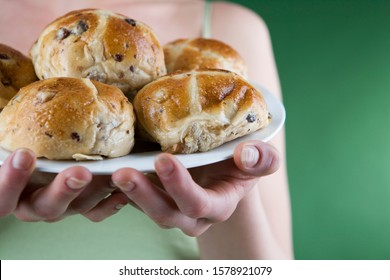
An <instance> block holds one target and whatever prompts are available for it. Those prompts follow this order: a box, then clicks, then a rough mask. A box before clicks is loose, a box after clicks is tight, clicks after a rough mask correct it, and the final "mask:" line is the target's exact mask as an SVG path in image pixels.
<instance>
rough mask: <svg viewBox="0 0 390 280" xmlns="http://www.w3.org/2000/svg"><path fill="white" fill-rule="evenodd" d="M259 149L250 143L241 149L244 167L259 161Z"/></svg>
mask: <svg viewBox="0 0 390 280" xmlns="http://www.w3.org/2000/svg"><path fill="white" fill-rule="evenodd" d="M259 157H260V155H259V150H258V149H257V148H256V147H254V146H251V145H245V146H244V147H243V148H242V151H241V162H242V164H243V165H244V167H246V168H252V167H254V166H255V165H256V164H257V162H258V161H259Z"/></svg>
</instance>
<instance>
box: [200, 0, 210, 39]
mask: <svg viewBox="0 0 390 280" xmlns="http://www.w3.org/2000/svg"><path fill="white" fill-rule="evenodd" d="M211 4H212V1H210V0H206V1H205V5H204V13H203V30H202V37H203V38H211Z"/></svg>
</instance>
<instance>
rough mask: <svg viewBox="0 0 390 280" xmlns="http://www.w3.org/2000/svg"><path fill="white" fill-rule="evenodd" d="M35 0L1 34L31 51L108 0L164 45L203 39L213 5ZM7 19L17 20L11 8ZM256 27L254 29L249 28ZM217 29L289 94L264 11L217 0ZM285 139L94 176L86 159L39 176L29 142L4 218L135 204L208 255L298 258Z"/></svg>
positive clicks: (1, 203)
mask: <svg viewBox="0 0 390 280" xmlns="http://www.w3.org/2000/svg"><path fill="white" fill-rule="evenodd" d="M7 2H8V3H7ZM7 2H5V3H3V4H4V5H5V6H4V7H3V9H2V11H1V12H0V14H2V13H7V14H10V13H11V14H12V12H11V11H12V9H15V8H16V6H17V4H16V3H14V2H15V1H7ZM22 2H24V1H22ZM27 2H28V3H34V5H32V7H30V9H26V11H25V13H29V14H31V9H33V7H35V9H37V13H35V15H36V16H35V17H34V21H32V22H31V24H30V23H29V24H28V28H29V29H28V30H26V24H25V25H22V26H20V27H19V28H20V30H21V31H20V32H13V33H12V34H13V35H12V34H10V32H9V30H8V29H5V28H4V27H1V26H2V25H3V24H0V35H1V37H2V38H7V39H6V40H5V41H3V43H5V44H8V45H10V46H13V47H14V48H17V49H19V50H21V51H22V52H24V53H27V51H28V49H29V47H30V46H31V44H32V42H34V40H35V39H36V36H38V34H39V32H40V31H41V30H42V28H43V27H44V26H45V25H46V24H47V23H49V22H50V21H51V20H53V19H54V18H55V17H57V16H60V15H62V14H64V13H65V12H67V11H70V10H73V9H79V8H86V7H100V8H105V9H110V10H113V11H117V12H120V13H122V14H127V15H129V16H130V15H131V16H132V17H133V18H135V19H137V20H141V21H143V22H145V23H147V24H148V25H149V26H151V27H152V29H153V30H154V31H155V33H156V34H158V38H159V39H160V42H161V43H162V44H164V43H167V42H169V41H172V40H174V39H177V38H185V37H188V38H191V37H199V36H200V30H201V24H202V15H203V7H204V6H203V5H204V3H203V1H190V0H180V1H179V0H178V1H174V0H172V1H131V0H128V1H84V2H82V4H81V3H80V1H39V0H35V1H26V3H27ZM65 2H66V4H64V3H65ZM48 3H50V9H51V13H47V12H42V13H41V14H40V13H39V11H41V10H42V9H40V8H38V7H39V6H42V5H49V4H48ZM92 3H95V4H92ZM96 3H99V4H96ZM42 7H46V6H42ZM19 13H23V11H22V12H20V11H19ZM189 13H191V16H188V14H189ZM20 17H21V18H23V17H22V16H20ZM1 18H3V20H7V16H6V15H4V17H3V15H1ZM21 24H22V23H21ZM13 25H15V24H13ZM248 26H250V30H252V31H251V32H252V35H250V33H249V32H242V30H243V29H246V28H248ZM13 28H18V27H17V26H13ZM23 30H24V31H23ZM227 30H229V32H227ZM254 30H256V33H255V34H253V33H254V32H255V31H254ZM24 32H25V34H22V36H20V35H21V33H24ZM16 33H17V34H16ZM248 33H249V34H248ZM16 35H19V36H16ZM24 35H25V36H24ZM212 35H213V38H215V39H219V40H221V41H223V42H225V43H228V44H230V45H231V46H232V47H234V48H235V49H236V50H237V51H238V52H239V53H240V54H241V55H242V56H243V58H244V60H245V61H246V62H247V65H248V69H249V79H250V80H251V81H253V82H256V83H259V84H262V85H263V86H265V87H267V88H268V89H269V90H270V91H271V92H273V93H274V94H276V95H277V96H279V97H280V98H281V90H280V86H279V80H278V74H277V71H276V66H275V62H274V59H273V53H272V47H271V42H270V37H269V34H268V30H267V27H266V25H265V24H264V22H263V21H262V20H261V19H260V18H259V17H258V16H257V15H255V14H254V13H253V12H251V11H249V10H247V9H243V8H242V7H238V6H236V5H232V4H228V3H223V2H217V3H214V4H213V13H212ZM12 36H14V37H12ZM284 145H285V140H284V132H283V131H281V132H280V133H278V135H276V136H275V137H274V138H273V140H272V142H271V143H264V142H261V141H248V142H243V143H241V144H239V145H238V146H237V147H236V149H235V151H234V157H233V158H232V159H229V160H226V161H223V162H219V163H215V164H213V165H212V166H211V165H210V166H205V167H198V168H193V169H188V170H187V169H186V168H184V167H183V166H182V165H181V164H180V162H179V161H178V160H177V159H176V158H175V157H174V156H173V155H170V154H167V153H161V154H160V155H158V156H157V157H156V160H155V169H156V174H148V175H144V174H143V173H141V172H139V171H137V170H135V169H132V168H124V169H120V170H118V171H116V172H114V173H113V174H112V176H93V175H92V174H91V173H90V172H89V171H88V170H87V169H85V168H83V167H80V166H75V167H72V168H69V169H67V170H64V171H63V172H61V173H59V174H43V173H37V172H34V164H35V156H34V154H33V153H32V152H31V151H29V150H26V149H20V150H18V151H15V152H14V153H12V154H11V155H10V156H9V158H8V159H7V160H6V161H5V163H4V164H3V166H2V167H1V169H0V217H3V216H6V215H11V214H13V215H15V216H16V217H17V218H19V219H21V220H23V221H48V222H54V221H58V220H61V219H63V218H65V217H66V216H68V215H73V214H82V215H84V216H85V217H87V218H88V219H90V220H92V221H101V220H103V219H105V218H107V217H109V216H111V215H113V214H115V213H116V212H118V211H119V209H120V208H121V207H122V206H123V205H126V204H128V203H130V204H131V205H133V206H134V207H136V208H138V209H139V210H141V211H143V212H144V213H145V214H146V215H147V216H149V217H150V218H151V219H152V220H154V221H155V222H156V223H157V224H158V225H159V226H161V227H163V228H172V227H177V228H180V229H181V230H182V231H183V232H184V233H186V234H188V235H191V236H197V239H198V244H199V249H200V254H201V258H204V259H291V258H293V249H292V236H291V213H290V202H289V193H288V184H287V175H286V174H287V172H286V159H285V147H284ZM210 170H212V171H213V172H210ZM108 194H111V195H110V196H108V197H107V195H108Z"/></svg>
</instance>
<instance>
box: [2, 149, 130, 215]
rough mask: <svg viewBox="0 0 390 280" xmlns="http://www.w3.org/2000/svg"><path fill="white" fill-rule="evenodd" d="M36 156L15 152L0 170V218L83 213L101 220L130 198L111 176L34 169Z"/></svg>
mask: <svg viewBox="0 0 390 280" xmlns="http://www.w3.org/2000/svg"><path fill="white" fill-rule="evenodd" d="M34 167H35V155H34V153H33V152H32V151H30V150H27V149H19V150H17V151H15V152H14V153H12V154H11V155H10V156H9V157H8V158H7V159H6V160H5V162H4V163H3V165H2V166H1V169H0V217H4V216H7V215H9V214H14V215H15V216H16V217H17V218H18V219H20V220H23V221H47V222H54V221H58V220H61V219H63V218H64V217H66V216H68V215H73V214H82V215H84V216H85V217H87V218H89V219H90V220H92V221H101V220H103V219H105V218H107V217H109V216H111V215H113V214H115V213H116V212H117V211H118V210H119V209H120V208H121V207H122V206H123V205H126V204H127V203H128V198H127V197H126V196H125V195H124V194H123V193H121V192H118V191H117V190H116V188H115V187H114V186H112V185H110V176H98V177H92V174H91V173H90V172H89V171H88V170H87V169H86V168H83V167H80V166H76V167H71V168H68V169H66V170H64V171H63V172H61V173H59V174H51V173H42V172H33V171H34Z"/></svg>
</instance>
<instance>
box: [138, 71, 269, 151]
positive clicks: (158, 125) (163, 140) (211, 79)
mask: <svg viewBox="0 0 390 280" xmlns="http://www.w3.org/2000/svg"><path fill="white" fill-rule="evenodd" d="M134 109H135V112H136V115H137V125H138V132H139V133H140V135H141V136H142V137H144V138H145V139H153V140H154V141H156V142H158V143H159V144H160V145H161V148H162V150H164V151H168V152H172V153H193V152H197V151H208V150H210V149H213V148H215V147H217V146H220V145H221V144H223V143H225V142H227V141H230V140H233V139H235V138H238V137H240V136H243V135H246V134H249V133H252V132H254V131H256V130H258V129H260V128H262V127H264V126H266V125H267V124H268V109H267V104H266V102H265V100H264V98H263V96H262V94H261V92H259V90H258V89H256V88H255V87H253V86H252V85H251V84H249V83H248V82H247V81H246V80H245V79H243V78H242V77H241V76H239V75H237V74H234V73H232V72H229V71H223V70H197V71H195V70H194V71H190V72H180V73H174V74H171V75H167V76H165V77H162V78H159V79H157V80H155V81H153V82H152V83H150V84H148V85H146V86H145V87H143V88H142V89H141V90H140V91H139V92H138V93H137V95H136V97H135V99H134Z"/></svg>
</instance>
